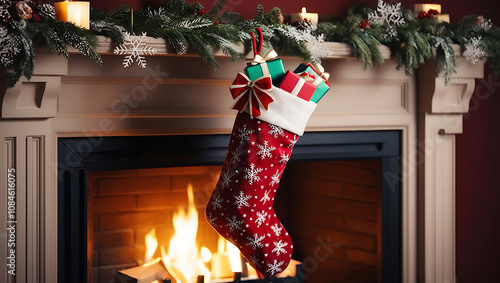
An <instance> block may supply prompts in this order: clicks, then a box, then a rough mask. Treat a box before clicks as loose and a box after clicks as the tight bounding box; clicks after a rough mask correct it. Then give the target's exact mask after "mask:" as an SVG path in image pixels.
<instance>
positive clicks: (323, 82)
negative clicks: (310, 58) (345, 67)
mask: <svg viewBox="0 0 500 283" xmlns="http://www.w3.org/2000/svg"><path fill="white" fill-rule="evenodd" d="M293 72H294V73H296V74H301V73H304V72H307V73H308V74H309V75H312V76H314V82H313V84H314V85H315V86H316V91H314V93H313V95H312V97H311V100H310V101H312V102H315V103H318V101H319V100H320V99H321V98H322V97H323V96H324V95H325V93H326V92H327V91H328V90H329V89H330V83H328V78H329V76H330V75H329V74H328V73H325V72H324V69H323V67H322V66H321V65H319V64H317V65H316V66H313V65H311V64H309V63H308V64H300V65H299V66H298V67H297V69H295V71H293Z"/></svg>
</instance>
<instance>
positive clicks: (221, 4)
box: [208, 0, 226, 16]
mask: <svg viewBox="0 0 500 283" xmlns="http://www.w3.org/2000/svg"><path fill="white" fill-rule="evenodd" d="M225 5H226V0H218V1H217V2H216V3H215V4H214V5H213V6H212V9H210V12H209V13H208V14H209V15H210V16H215V15H216V14H217V13H219V12H220V11H221V10H222V9H223V8H224V6H225Z"/></svg>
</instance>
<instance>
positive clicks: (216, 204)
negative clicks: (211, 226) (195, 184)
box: [210, 195, 224, 210]
mask: <svg viewBox="0 0 500 283" xmlns="http://www.w3.org/2000/svg"><path fill="white" fill-rule="evenodd" d="M223 201H224V199H223V198H222V197H221V196H219V195H218V196H217V197H216V198H214V199H213V200H212V201H211V202H210V204H212V206H213V208H214V210H216V209H217V208H222V205H221V204H222V202H223Z"/></svg>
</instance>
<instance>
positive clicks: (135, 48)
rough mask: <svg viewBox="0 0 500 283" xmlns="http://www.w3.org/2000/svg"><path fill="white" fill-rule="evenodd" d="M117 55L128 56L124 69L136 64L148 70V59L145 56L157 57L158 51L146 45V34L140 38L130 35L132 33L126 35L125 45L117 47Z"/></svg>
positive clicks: (115, 51) (124, 61) (124, 60)
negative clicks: (135, 62)
mask: <svg viewBox="0 0 500 283" xmlns="http://www.w3.org/2000/svg"><path fill="white" fill-rule="evenodd" d="M114 53H115V54H117V55H126V56H125V59H123V67H124V68H127V67H130V65H131V64H132V63H133V62H134V60H136V61H137V64H138V65H139V66H140V67H141V68H146V66H147V63H146V57H144V56H145V55H155V54H156V49H154V48H153V47H151V46H148V45H147V44H146V33H143V34H142V35H140V36H135V35H130V33H128V32H127V33H125V43H124V44H122V45H120V46H117V47H116V48H115V50H114Z"/></svg>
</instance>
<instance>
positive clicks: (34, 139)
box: [26, 136, 45, 282]
mask: <svg viewBox="0 0 500 283" xmlns="http://www.w3.org/2000/svg"><path fill="white" fill-rule="evenodd" d="M44 164H45V137H44V136H28V137H26V197H27V200H26V210H27V212H26V214H27V218H26V233H27V237H26V242H27V243H26V245H27V247H26V249H27V257H26V258H27V274H26V276H27V280H28V282H43V281H44V278H45V276H44V271H45V260H44V255H45V245H44V243H45V166H44Z"/></svg>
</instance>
